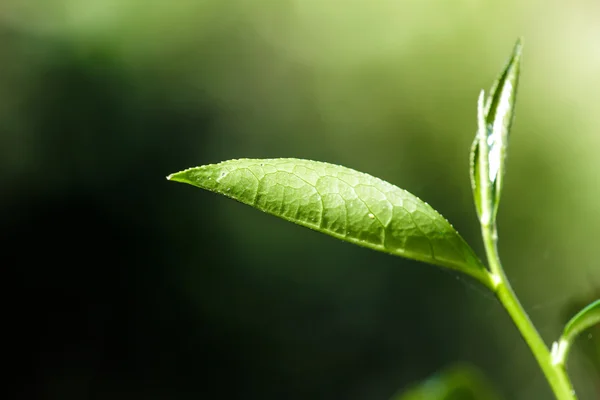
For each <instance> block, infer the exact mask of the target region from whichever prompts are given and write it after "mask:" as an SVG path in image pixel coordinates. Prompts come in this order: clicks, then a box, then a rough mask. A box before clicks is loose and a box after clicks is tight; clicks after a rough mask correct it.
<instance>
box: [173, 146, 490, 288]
mask: <svg viewBox="0 0 600 400" xmlns="http://www.w3.org/2000/svg"><path fill="white" fill-rule="evenodd" d="M168 178H169V179H170V180H173V181H178V182H183V183H188V184H191V185H194V186H197V187H200V188H202V189H206V190H210V191H212V192H216V193H219V194H222V195H225V196H227V197H231V198H233V199H235V200H238V201H240V202H242V203H245V204H248V205H251V206H253V207H255V208H258V209H260V210H262V211H264V212H267V213H269V214H273V215H276V216H278V217H281V218H283V219H286V220H288V221H291V222H294V223H296V224H299V225H302V226H305V227H307V228H310V229H313V230H316V231H319V232H322V233H325V234H328V235H330V236H334V237H336V238H338V239H341V240H345V241H347V242H351V243H354V244H358V245H361V246H364V247H368V248H371V249H374V250H378V251H383V252H386V253H391V254H394V255H399V256H403V257H406V258H410V259H414V260H419V261H424V262H428V263H431V264H436V265H439V266H442V267H447V268H452V269H455V270H459V271H462V272H464V273H466V274H468V275H470V276H472V277H474V278H475V279H477V280H479V281H480V282H482V283H483V284H484V285H486V286H488V287H490V282H489V276H488V273H487V270H486V269H485V267H484V266H483V265H482V263H481V261H479V259H478V258H477V256H476V255H475V254H474V252H473V250H472V249H471V248H470V247H469V246H468V245H467V244H466V243H465V241H464V240H463V239H462V237H461V236H460V235H459V234H458V233H457V232H456V230H455V229H454V228H453V227H452V226H451V225H450V224H449V223H448V222H447V221H446V220H445V219H444V218H443V217H442V216H441V215H440V214H439V213H437V212H436V211H435V210H434V209H433V208H431V207H430V206H429V205H428V204H427V203H425V202H423V201H421V200H419V199H418V198H417V197H415V196H414V195H412V194H410V193H408V192H407V191H405V190H402V189H400V188H398V187H396V186H394V185H391V184H389V183H387V182H384V181H382V180H381V179H378V178H375V177H373V176H370V175H367V174H364V173H361V172H357V171H354V170H352V169H349V168H345V167H342V166H339V165H333V164H327V163H323V162H317V161H308V160H300V159H291V158H287V159H286V158H280V159H263V160H259V159H240V160H230V161H224V162H222V163H219V164H211V165H204V166H201V167H196V168H190V169H187V170H184V171H181V172H178V173H175V174H172V175H170V176H169V177H168Z"/></svg>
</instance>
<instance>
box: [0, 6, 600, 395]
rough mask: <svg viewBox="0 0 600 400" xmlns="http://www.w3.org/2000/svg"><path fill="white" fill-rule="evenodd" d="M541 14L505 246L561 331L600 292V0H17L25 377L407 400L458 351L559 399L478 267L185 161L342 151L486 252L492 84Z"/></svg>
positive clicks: (16, 270)
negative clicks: (358, 230) (483, 210)
mask: <svg viewBox="0 0 600 400" xmlns="http://www.w3.org/2000/svg"><path fill="white" fill-rule="evenodd" d="M520 36H522V37H523V41H524V54H523V65H522V75H521V85H520V90H519V98H518V105H517V117H516V121H515V124H514V129H513V132H512V137H511V147H510V151H509V158H508V167H507V168H508V173H507V176H506V181H505V182H506V183H505V190H504V193H503V199H502V204H501V207H500V213H499V225H500V226H499V228H500V253H501V256H502V258H503V262H504V264H505V268H506V270H507V274H508V275H509V277H510V278H511V280H512V282H513V286H514V288H515V291H516V292H517V294H518V295H519V296H520V298H521V300H522V302H523V304H524V306H525V308H526V309H527V310H528V311H529V313H530V316H531V318H532V320H533V321H534V323H535V324H536V325H537V326H538V327H539V329H540V332H541V334H542V336H543V337H544V339H545V341H546V342H547V343H548V344H550V343H551V342H552V341H553V340H555V339H556V338H557V337H558V336H559V334H560V331H561V328H562V325H563V324H564V322H565V321H566V319H568V317H569V316H570V315H572V314H573V313H574V312H575V311H576V310H577V309H578V308H580V307H582V306H583V305H585V304H587V303H589V302H590V301H592V300H594V299H595V298H598V296H599V293H600V265H599V264H600V262H599V261H598V260H599V259H600V246H598V240H599V238H600V204H599V202H598V199H599V198H600V178H599V176H600V174H599V171H600V158H599V157H598V152H599V150H600V2H598V1H597V0H587V1H585V0H579V1H570V2H547V1H527V2H526V1H502V2H484V1H481V0H479V1H478V0H462V1H454V2H449V1H441V0H418V1H417V0H413V1H399V0H395V1H392V0H379V1H368V0H270V1H266V0H254V1H250V0H246V1H243V0H204V1H202V0H196V1H192V0H174V1H165V0H160V1H159V0H144V1H142V0H137V1H136V0H45V1H34V0H3V1H2V2H1V4H0V224H1V226H2V233H1V243H2V247H3V248H4V250H3V251H2V253H3V257H2V260H3V261H0V263H1V264H3V265H4V266H5V267H8V271H9V274H8V276H7V279H6V280H5V284H6V285H7V286H8V289H9V291H10V292H11V293H13V295H12V299H11V300H10V301H9V302H8V303H7V306H8V309H9V312H8V313H7V314H6V316H5V318H3V323H2V326H3V328H2V330H3V331H4V332H8V333H9V336H10V339H9V340H8V341H6V342H5V343H7V344H8V345H9V346H11V347H13V349H12V350H13V351H11V353H13V354H14V355H13V356H11V358H10V359H8V360H5V361H6V365H7V366H8V368H9V369H11V370H12V372H13V373H14V374H15V379H13V380H11V381H10V382H9V384H8V387H9V388H10V390H11V393H12V394H13V397H11V398H15V399H66V400H69V399H102V400H104V399H111V400H112V399H127V400H131V399H145V400H146V399H204V398H206V399H211V398H214V399H245V400H248V399H265V400H268V399H303V400H304V399H344V400H345V399H348V400H367V399H368V400H377V399H381V400H386V399H389V398H390V396H392V395H393V394H394V393H396V392H397V391H398V390H402V389H403V388H407V387H411V386H412V385H414V384H417V383H418V382H419V381H421V380H423V379H425V378H427V377H429V376H431V375H432V374H434V373H435V372H436V371H439V370H442V369H443V368H447V367H449V366H452V365H454V363H456V362H460V363H466V364H468V365H472V366H473V367H474V368H476V369H478V370H479V371H481V373H482V374H483V375H485V376H486V377H487V379H488V380H489V381H490V382H491V383H492V385H493V386H494V388H495V389H496V390H497V391H498V392H499V394H500V395H501V396H503V398H504V399H517V400H519V399H523V400H525V399H550V398H552V397H551V396H552V395H551V392H550V390H549V388H548V385H547V383H546V382H545V380H544V377H543V375H542V373H541V372H540V370H539V368H538V367H537V365H536V363H535V361H534V359H533V357H532V355H531V353H530V352H529V350H528V348H527V347H526V346H525V344H524V343H523V341H522V340H521V338H520V336H519V334H518V332H517V330H516V329H515V328H514V326H513V325H512V323H511V321H510V320H509V318H508V317H507V315H506V314H505V313H504V311H503V310H502V309H501V307H500V306H499V305H498V303H497V302H496V301H495V300H494V298H493V297H492V295H491V294H489V293H486V291H485V290H484V289H483V288H482V287H481V286H478V285H477V284H476V283H474V282H472V281H470V280H469V279H467V278H463V277H462V276H458V275H457V274H456V273H454V272H445V271H442V270H441V269H438V268H436V267H432V266H429V265H425V264H421V263H417V262H411V261H407V260H404V259H400V258H396V257H392V256H388V255H385V254H381V253H376V252H374V251H370V250H366V249H363V248H358V247H354V246H352V245H350V244H346V243H343V242H340V241H338V240H335V239H332V238H330V237H327V236H324V235H320V234H317V233H315V232H312V231H308V230H306V229H304V228H301V227H298V226H295V225H292V224H289V223H287V222H284V221H281V220H278V219H276V218H274V217H271V216H267V215H265V214H262V213H260V212H257V211H255V210H253V209H251V208H249V207H246V206H243V205H241V204H238V203H235V202H233V201H231V200H227V199H225V198H220V197H218V196H216V195H213V194H210V193H207V192H203V191H201V190H198V189H194V188H192V187H189V186H185V185H180V184H174V183H169V182H167V181H166V180H165V176H166V175H167V174H169V173H171V172H174V171H177V170H180V169H183V168H187V167H190V166H194V165H200V164H206V163H212V162H218V161H221V160H225V159H231V158H239V157H298V158H308V159H317V160H322V161H328V162H332V163H337V164H342V165H345V166H348V167H352V168H354V169H358V170H361V171H364V172H367V173H370V174H372V175H375V176H378V177H381V178H383V179H385V180H388V181H390V182H392V183H394V184H396V185H398V186H400V187H402V188H404V189H407V190H408V191H410V192H412V193H414V194H415V195H417V196H419V197H420V198H422V199H424V200H426V201H427V202H428V203H430V204H431V205H432V206H433V207H434V208H436V209H437V210H439V211H440V212H441V213H442V214H443V215H444V216H445V217H446V218H448V219H449V220H450V221H451V222H452V223H453V225H454V226H455V227H456V228H457V229H458V230H459V231H460V232H461V234H462V235H463V236H464V237H465V238H466V239H467V241H469V242H470V243H472V246H473V247H474V248H475V250H476V251H477V252H478V254H479V255H480V256H481V257H483V256H484V254H483V251H482V245H481V241H480V237H479V234H478V225H477V220H476V215H475V211H474V207H473V205H472V199H471V191H470V186H469V179H468V151H469V147H470V144H471V141H472V139H473V136H474V133H475V128H476V101H477V96H478V93H479V90H480V89H482V88H485V89H487V88H488V87H489V86H490V85H491V83H492V81H493V79H494V78H495V77H496V76H497V74H498V73H499V71H500V70H501V68H502V66H503V65H504V62H505V61H506V59H507V58H508V56H509V54H510V52H511V49H512V46H513V44H514V42H515V41H516V39H517V38H518V37H520ZM599 337H600V331H599V330H598V329H596V330H595V331H590V334H586V335H585V336H583V337H582V338H581V340H580V341H579V342H578V344H577V346H576V349H575V350H574V353H573V355H572V357H571V358H570V360H569V372H570V374H571V375H572V378H573V381H574V384H575V386H576V389H577V391H578V394H579V396H580V399H581V400H592V399H598V398H600V383H599V382H600V367H599V364H600V360H599V358H600V340H599ZM15 350H16V351H15Z"/></svg>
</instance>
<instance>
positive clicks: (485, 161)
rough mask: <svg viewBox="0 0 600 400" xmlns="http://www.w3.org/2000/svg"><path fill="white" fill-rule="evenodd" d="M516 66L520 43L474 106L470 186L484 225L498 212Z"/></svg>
mask: <svg viewBox="0 0 600 400" xmlns="http://www.w3.org/2000/svg"><path fill="white" fill-rule="evenodd" d="M520 63H521V42H520V41H517V44H516V45H515V47H514V50H513V54H512V56H511V58H510V59H509V61H508V63H507V64H506V66H505V68H504V70H503V71H502V73H501V74H500V76H499V77H498V79H497V80H496V81H495V82H494V84H493V85H492V87H491V89H490V92H489V94H488V96H487V98H486V99H485V101H484V102H483V104H482V102H481V101H480V104H479V106H478V116H479V124H478V129H477V135H476V136H475V140H474V142H473V146H472V148H471V185H472V187H473V196H474V198H475V205H476V208H477V213H478V215H479V218H480V220H481V222H482V223H484V224H492V223H493V222H494V221H495V219H496V214H497V212H498V204H499V203H500V194H501V192H502V186H503V178H504V172H505V160H506V150H507V146H508V139H509V138H508V137H509V134H510V128H511V125H512V121H513V119H514V110H515V102H516V97H517V86H518V84H519V70H520Z"/></svg>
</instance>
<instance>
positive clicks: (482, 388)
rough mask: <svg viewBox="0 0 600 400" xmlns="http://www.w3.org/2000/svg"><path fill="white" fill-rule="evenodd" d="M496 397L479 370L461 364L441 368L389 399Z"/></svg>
mask: <svg viewBox="0 0 600 400" xmlns="http://www.w3.org/2000/svg"><path fill="white" fill-rule="evenodd" d="M498 399H500V397H499V395H498V394H497V393H496V391H495V390H494V389H493V388H492V385H491V384H490V383H489V382H488V380H487V379H486V378H485V377H484V376H483V374H482V373H481V372H480V371H479V370H477V369H475V368H473V367H471V366H469V365H462V364H459V365H456V366H453V367H451V368H448V369H446V370H443V371H441V372H439V373H437V374H435V375H434V376H432V377H430V378H429V379H427V380H426V381H424V382H422V383H420V384H418V385H416V386H414V387H412V388H410V389H408V390H405V391H403V392H401V393H399V394H396V395H394V396H393V397H392V398H391V400H498Z"/></svg>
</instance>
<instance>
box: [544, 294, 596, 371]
mask: <svg viewBox="0 0 600 400" xmlns="http://www.w3.org/2000/svg"><path fill="white" fill-rule="evenodd" d="M596 324H600V299H599V300H596V301H594V302H592V303H591V304H589V305H588V306H587V307H585V308H584V309H583V310H581V311H579V312H578V313H577V314H575V316H574V317H573V318H571V320H570V321H569V322H568V323H567V325H565V329H564V330H563V334H562V336H561V337H560V340H559V341H558V342H555V343H554V345H553V347H552V360H553V363H554V364H555V365H556V364H564V362H565V361H566V359H567V355H568V353H569V350H570V348H571V346H572V344H573V342H574V341H575V339H576V338H577V336H579V335H580V334H581V333H582V332H583V331H585V330H587V329H589V328H591V327H592V326H594V325H596Z"/></svg>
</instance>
